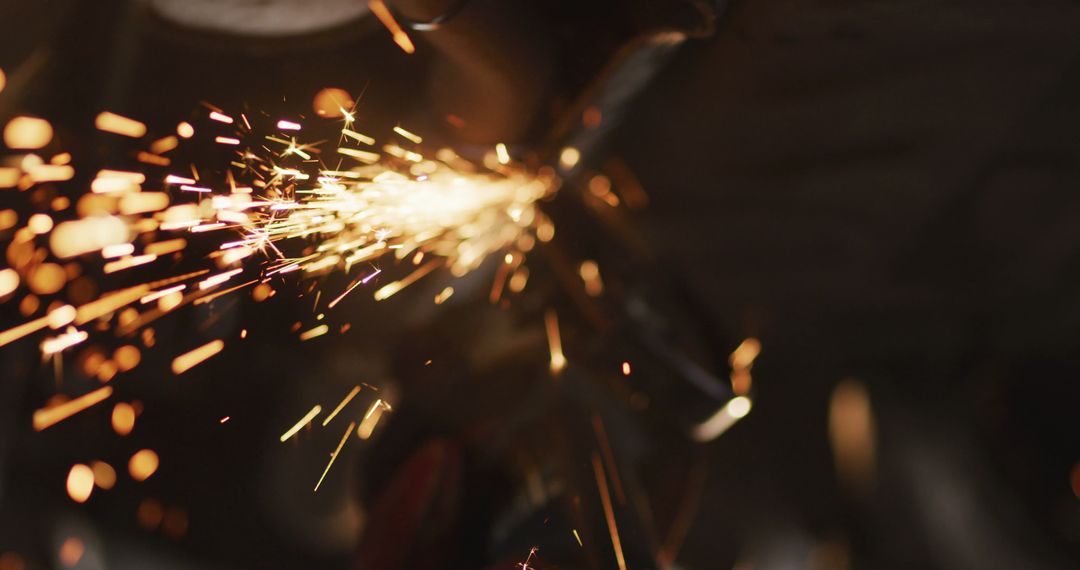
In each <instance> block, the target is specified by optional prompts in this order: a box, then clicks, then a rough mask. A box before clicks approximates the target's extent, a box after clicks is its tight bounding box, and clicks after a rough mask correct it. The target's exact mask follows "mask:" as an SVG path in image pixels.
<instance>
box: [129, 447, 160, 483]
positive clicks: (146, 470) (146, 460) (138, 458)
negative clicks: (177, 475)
mask: <svg viewBox="0 0 1080 570" xmlns="http://www.w3.org/2000/svg"><path fill="white" fill-rule="evenodd" d="M158 465H160V461H159V459H158V455H157V453H154V452H153V450H150V449H140V450H139V451H136V452H135V455H132V456H131V460H129V461H128V473H129V474H130V475H131V478H132V479H134V480H136V481H146V480H147V479H148V478H149V477H150V476H151V475H153V474H154V472H156V471H157V470H158Z"/></svg>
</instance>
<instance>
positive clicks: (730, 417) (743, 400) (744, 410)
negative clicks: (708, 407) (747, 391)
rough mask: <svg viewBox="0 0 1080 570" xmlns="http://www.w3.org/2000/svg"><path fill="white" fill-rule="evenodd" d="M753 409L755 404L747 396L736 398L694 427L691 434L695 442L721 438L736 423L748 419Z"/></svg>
mask: <svg viewBox="0 0 1080 570" xmlns="http://www.w3.org/2000/svg"><path fill="white" fill-rule="evenodd" d="M752 407H753V402H752V401H751V400H750V398H747V397H746V396H736V397H734V398H732V399H730V400H728V402H727V403H726V404H724V406H723V407H721V408H720V409H719V410H717V411H716V413H714V414H713V415H712V416H710V417H709V418H708V419H707V420H705V421H704V422H701V423H700V424H698V425H696V426H694V429H693V431H692V433H691V435H692V436H693V438H694V440H695V441H699V442H706V441H711V440H714V439H716V438H717V437H720V435H721V434H723V433H724V432H725V431H727V430H728V428H730V427H731V426H733V425H735V422H737V421H739V420H740V419H742V418H744V417H746V415H747V414H749V413H750V409H751V408H752Z"/></svg>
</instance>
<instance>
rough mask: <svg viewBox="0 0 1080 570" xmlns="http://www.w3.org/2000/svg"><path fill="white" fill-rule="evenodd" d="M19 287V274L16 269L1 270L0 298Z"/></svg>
mask: <svg viewBox="0 0 1080 570" xmlns="http://www.w3.org/2000/svg"><path fill="white" fill-rule="evenodd" d="M18 287H19V272H18V271H15V270H14V269H0V297H3V296H5V295H8V294H10V293H12V292H13V291H15V289H17V288H18Z"/></svg>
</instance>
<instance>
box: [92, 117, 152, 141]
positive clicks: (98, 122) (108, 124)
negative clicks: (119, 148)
mask: <svg viewBox="0 0 1080 570" xmlns="http://www.w3.org/2000/svg"><path fill="white" fill-rule="evenodd" d="M94 126H95V127H97V129H98V130H99V131H105V132H107V133H113V134H117V135H123V136H125V137H131V138H136V139H137V138H139V137H141V136H143V135H145V134H146V125H144V124H143V123H141V122H139V121H136V120H135V119H129V118H127V117H124V116H121V115H117V114H116V113H110V112H108V111H104V112H102V113H100V114H98V116H97V118H95V119H94Z"/></svg>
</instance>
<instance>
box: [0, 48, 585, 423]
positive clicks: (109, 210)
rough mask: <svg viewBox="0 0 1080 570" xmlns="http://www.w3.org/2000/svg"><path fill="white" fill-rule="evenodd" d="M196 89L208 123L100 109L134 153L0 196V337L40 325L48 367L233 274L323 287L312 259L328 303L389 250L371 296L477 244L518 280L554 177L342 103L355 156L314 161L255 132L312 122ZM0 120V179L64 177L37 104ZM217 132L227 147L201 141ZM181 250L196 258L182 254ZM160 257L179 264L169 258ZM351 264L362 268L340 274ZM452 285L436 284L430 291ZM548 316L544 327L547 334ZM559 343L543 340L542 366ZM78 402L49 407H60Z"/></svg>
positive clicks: (538, 235) (540, 229)
mask: <svg viewBox="0 0 1080 570" xmlns="http://www.w3.org/2000/svg"><path fill="white" fill-rule="evenodd" d="M399 39H400V38H399ZM407 40H408V38H407V37H405V38H404V41H407ZM206 106H207V107H208V109H209V110H208V111H207V114H206V115H204V118H205V119H206V120H207V121H208V122H206V123H205V124H204V125H203V126H201V127H199V130H198V132H197V131H196V127H195V126H193V125H192V124H191V123H187V122H182V123H180V124H178V125H177V126H176V127H175V130H174V131H173V132H166V133H161V132H153V130H154V129H153V127H149V126H148V125H147V124H145V123H143V122H141V121H138V120H135V119H132V118H129V117H125V116H122V115H118V114H116V113H111V112H103V113H100V114H99V115H97V117H96V118H95V120H94V124H95V126H96V127H97V128H98V129H99V130H100V131H102V132H106V133H109V134H111V135H118V136H119V137H123V138H127V139H131V140H133V142H132V144H143V145H145V147H144V148H145V149H146V150H137V152H136V151H133V152H132V153H131V155H130V156H138V157H140V158H139V159H138V160H139V164H138V165H136V166H132V165H133V164H135V163H132V162H130V161H127V163H126V165H122V166H119V167H106V168H97V169H96V175H95V176H94V177H93V179H92V181H91V182H90V184H89V191H87V192H85V193H84V194H83V195H81V196H79V195H74V196H73V197H72V198H68V197H66V196H65V197H63V198H62V199H60V198H58V199H56V200H54V201H53V202H52V203H51V207H50V209H46V210H41V211H38V212H32V213H30V214H24V215H25V217H24V218H22V221H23V224H22V225H21V226H20V225H19V221H20V213H19V212H18V211H16V210H5V212H11V214H12V215H10V216H8V214H3V213H0V214H2V215H0V218H3V219H0V222H3V226H2V227H0V231H3V232H4V233H3V234H0V235H3V236H5V238H6V239H7V240H8V241H7V244H6V250H7V258H8V261H9V263H10V264H11V267H10V268H6V269H3V270H2V272H0V293H2V295H3V296H4V297H6V298H7V299H9V300H15V301H18V303H17V304H18V306H19V307H20V309H21V310H22V312H23V315H24V316H25V317H26V321H25V322H23V323H20V324H15V325H14V326H11V327H10V328H8V329H7V330H4V331H0V346H3V345H7V344H10V343H13V342H15V341H17V340H20V339H23V338H25V337H28V336H32V335H37V334H42V333H43V332H48V331H55V332H53V333H51V335H50V336H49V337H48V338H45V339H44V340H43V341H41V342H40V348H41V351H42V353H43V354H44V355H46V356H50V355H51V357H52V358H54V359H57V360H56V362H57V366H59V365H60V362H62V359H65V358H72V359H77V358H82V355H85V354H88V353H89V352H86V351H90V350H91V349H94V348H93V347H94V346H96V345H93V344H92V343H96V342H99V341H100V340H101V339H102V338H103V336H104V335H103V333H105V332H110V331H111V332H112V333H114V334H115V335H117V336H118V337H127V336H130V335H137V334H140V333H141V334H142V337H143V338H144V339H150V341H148V342H152V340H153V331H152V330H150V329H149V328H147V327H148V325H149V324H150V323H153V322H154V321H156V320H158V319H160V318H162V317H164V316H166V315H170V314H172V313H175V312H176V311H178V310H180V309H181V308H182V307H185V306H188V305H205V304H209V303H212V302H214V301H215V300H217V299H219V298H222V297H225V296H227V295H235V294H237V293H238V292H241V291H250V292H251V296H252V297H253V298H254V299H255V300H256V301H259V300H262V299H266V298H267V297H269V296H273V294H274V293H275V292H276V291H275V288H276V287H280V286H282V285H283V284H284V283H285V281H283V278H285V277H288V278H289V279H294V280H296V281H301V280H306V281H313V282H316V284H317V285H320V286H321V285H322V284H323V280H324V278H326V277H328V276H332V275H333V274H338V275H343V276H345V277H346V278H347V279H348V283H349V284H348V286H347V287H344V289H343V290H342V289H339V290H337V291H335V293H334V294H335V295H336V296H335V297H333V299H332V300H331V301H330V302H329V304H328V305H326V308H334V307H335V306H337V305H338V304H339V303H341V302H342V300H343V299H345V298H346V296H347V295H349V294H350V293H351V292H353V291H354V290H355V289H356V288H358V287H363V286H365V285H369V283H371V282H372V280H373V279H375V278H376V277H377V276H379V275H380V274H381V273H383V272H384V271H385V270H389V269H390V268H389V267H387V265H393V266H398V265H402V266H405V265H414V266H416V267H415V268H414V269H412V271H411V272H409V273H407V274H405V275H404V276H398V277H396V279H395V280H393V281H390V282H388V283H386V284H384V285H382V286H381V287H379V288H378V289H376V290H375V292H374V293H373V296H374V297H375V299H376V300H379V301H382V300H386V299H388V298H390V297H392V296H394V295H395V294H397V293H399V292H400V291H401V290H403V289H405V288H406V287H409V286H410V285H413V284H415V283H416V282H418V281H419V280H420V279H422V278H424V277H426V276H428V275H431V274H434V273H437V272H445V273H448V274H449V275H451V276H454V277H461V276H463V275H465V274H467V273H469V272H470V271H473V270H475V269H477V268H478V267H480V265H481V264H482V263H483V262H484V260H485V259H487V258H488V257H489V256H491V255H493V254H499V255H505V257H506V259H509V260H512V262H513V263H512V266H511V265H501V266H500V269H499V275H498V283H497V285H496V286H497V287H498V288H499V289H500V290H501V288H502V287H503V284H502V282H503V281H504V280H506V279H507V277H508V274H509V273H510V272H511V271H512V272H513V274H514V278H512V279H510V289H511V291H520V290H521V288H522V287H523V286H524V282H523V280H522V279H521V275H520V274H519V270H525V268H524V265H523V263H522V262H523V260H524V259H525V256H526V254H527V253H528V251H529V250H530V249H531V248H532V246H533V244H534V243H536V241H537V240H538V239H539V240H540V241H545V239H544V238H545V237H548V238H550V233H551V231H552V230H551V227H550V226H551V224H550V221H549V220H547V219H546V218H545V217H544V216H543V215H542V214H541V213H539V212H538V211H537V209H536V203H537V202H538V201H539V200H540V199H542V198H544V197H545V196H547V195H549V194H550V193H551V192H553V190H554V188H555V187H556V185H555V184H553V182H554V180H553V179H552V177H551V175H550V174H549V173H544V174H543V175H542V176H538V175H536V174H533V173H530V172H527V171H526V170H525V169H524V168H523V167H521V166H520V165H517V164H514V163H512V162H511V161H510V160H509V153H508V152H507V149H506V147H505V145H499V146H498V147H496V148H495V149H494V153H495V154H497V155H498V161H497V163H498V164H497V165H495V166H496V169H495V170H485V169H484V168H483V167H481V166H478V165H475V164H472V163H468V162H467V161H465V160H464V159H463V158H461V156H459V155H458V154H457V153H455V152H453V151H451V150H449V149H440V150H437V151H436V152H434V153H433V155H431V156H427V155H425V154H423V152H425V151H424V150H423V149H422V148H421V147H420V146H419V145H421V144H422V143H423V142H424V139H423V138H422V137H421V136H419V135H417V134H416V133H413V132H412V131H409V130H406V129H405V128H403V127H401V126H397V127H394V128H393V129H392V132H391V133H389V135H388V136H389V138H390V139H392V140H397V141H399V142H400V143H401V144H407V145H409V147H410V148H409V149H406V148H402V147H401V146H398V144H397V143H392V142H388V141H382V142H381V143H380V141H378V140H377V139H376V138H375V137H373V136H370V135H369V134H362V133H360V132H358V131H357V130H354V129H355V127H354V124H353V123H354V121H355V115H353V114H352V113H350V112H347V111H345V108H344V107H342V115H340V116H343V117H344V119H345V120H344V124H343V125H342V124H340V123H339V125H338V127H336V128H337V130H338V132H339V135H340V142H339V143H338V144H341V145H342V146H340V147H338V148H336V150H337V153H338V154H339V155H340V157H341V160H345V161H346V162H348V161H355V164H352V165H348V164H346V165H342V164H340V163H339V164H333V165H328V164H326V163H325V162H324V158H320V156H321V152H320V150H321V149H320V148H319V143H308V142H304V141H298V140H297V139H296V138H292V137H289V138H282V137H281V136H280V135H276V134H266V133H280V132H283V131H284V132H289V133H291V134H294V135H297V136H298V135H300V134H301V133H306V132H307V131H308V130H309V127H310V128H312V129H313V130H316V131H317V130H318V129H317V125H316V126H314V127H313V126H312V125H301V124H300V123H298V122H295V121H292V120H289V119H278V120H276V121H273V120H271V121H272V122H271V123H270V125H263V130H262V131H260V129H259V128H254V127H253V126H252V121H249V119H248V117H247V116H246V115H245V114H239V115H229V114H226V112H225V111H223V110H221V109H218V108H216V107H213V106H212V105H206ZM350 109H351V107H350ZM237 117H239V118H237ZM20 121H21V122H20ZM274 127H276V130H273V129H274ZM8 131H11V132H12V133H13V134H12V135H11V136H12V137H13V138H12V140H11V141H7V142H10V143H17V144H9V145H8V146H9V148H13V149H25V152H23V151H22V150H18V151H17V152H16V154H13V155H10V156H7V157H0V158H3V160H2V162H0V164H2V168H0V183H3V185H7V186H11V187H15V188H18V189H20V190H23V191H27V190H32V189H35V188H39V187H41V185H43V184H60V183H64V182H65V181H67V180H69V179H72V178H73V176H74V173H75V172H76V170H77V169H78V168H79V163H78V161H76V160H75V159H74V157H72V155H71V154H70V153H65V152H59V153H57V152H55V149H54V147H55V146H56V145H57V144H58V143H57V142H55V141H54V140H53V128H52V126H51V125H50V124H49V123H48V121H45V120H43V119H35V118H30V117H17V118H16V119H13V120H12V121H11V122H10V123H9V125H8V128H7V129H5V134H7V133H8ZM197 134H198V136H196V135H197ZM218 144H224V145H225V147H224V148H221V147H219V148H221V150H219V151H213V150H212V149H213V148H215V147H217V145H218ZM380 144H381V146H379V145H380ZM192 145H194V148H196V149H200V150H201V151H205V152H216V153H218V154H228V155H230V156H229V157H228V158H227V159H226V162H227V164H228V165H229V167H228V168H227V169H225V170H223V171H220V172H223V173H224V174H223V175H219V174H214V175H213V176H211V175H210V174H209V173H216V172H219V169H217V168H215V167H214V165H205V164H204V165H195V164H189V165H186V166H185V165H183V164H182V163H180V161H179V160H178V159H176V158H171V157H170V155H173V154H175V153H178V152H180V151H181V150H183V149H186V148H188V147H192ZM50 152H52V154H50ZM8 182H10V184H9V183H8ZM72 194H75V193H74V192H72ZM20 195H22V193H20ZM27 195H29V194H27ZM5 220H7V221H5ZM208 250H209V252H208ZM410 260H411V263H410ZM197 264H201V265H202V267H201V268H200V267H192V265H197ZM380 264H381V265H382V266H380ZM174 266H175V267H183V269H182V270H181V271H174V270H172V269H169V268H170V267H174ZM358 266H360V267H364V268H367V270H366V271H364V273H363V274H361V275H360V276H353V275H352V274H354V273H355V270H356V268H357V267H358ZM515 268H516V269H515ZM525 271H527V270H525ZM526 275H527V273H526ZM133 282H134V284H132V283H133ZM94 291H103V292H101V293H98V294H96V295H95V294H94ZM452 292H453V288H451V287H446V288H445V289H444V293H442V294H440V295H439V296H438V301H437V302H439V303H441V302H442V301H445V300H446V298H448V297H449V295H450V294H452ZM322 293H323V291H322V289H321V288H319V289H318V292H317V293H316V294H315V299H316V301H315V309H314V310H313V312H316V313H317V312H318V307H319V298H320V297H321V296H322ZM319 318H320V319H321V318H322V316H321V313H320V317H319ZM340 328H341V330H342V331H344V330H346V327H340ZM245 330H246V329H245ZM331 330H332V329H331V327H330V326H329V325H327V324H325V323H324V324H318V325H315V326H313V327H309V328H308V329H306V330H305V331H304V332H302V333H301V334H300V335H299V337H300V340H313V339H315V338H316V337H319V336H323V335H326V334H329V333H331ZM333 330H334V331H337V330H338V328H337V327H335V328H334V329H333ZM549 332H550V331H549ZM557 333H558V331H557V327H556V330H555V335H556V340H555V342H557ZM147 335H149V336H147ZM85 347H89V348H85ZM150 348H151V344H146V349H147V350H149V349H150ZM224 348H225V341H224V340H223V339H217V340H214V341H211V342H209V343H207V344H205V345H203V346H200V347H198V348H196V349H194V350H191V351H189V352H187V353H183V354H179V355H175V356H173V358H172V367H171V368H172V371H173V373H174V374H183V373H185V372H187V371H188V370H190V369H191V368H193V367H195V366H197V365H199V364H200V363H202V362H204V361H206V360H207V359H209V358H211V357H213V356H214V355H216V354H218V353H219V352H221V351H222V350H223V349H224ZM80 350H82V351H84V352H82V353H80V352H79V351H80ZM94 350H96V349H94ZM558 356H560V355H559V354H556V353H554V352H553V361H552V366H553V370H554V369H555V367H556V365H558V362H557V360H558ZM89 362H90V363H91V365H92V366H91V368H92V369H90V370H89V371H88V372H87V373H88V374H90V375H91V376H93V375H97V376H98V377H99V378H100V379H102V381H106V380H108V379H111V378H112V376H113V375H115V374H116V373H117V372H118V369H117V368H116V364H115V363H113V362H111V361H109V360H108V359H103V360H101V359H91V360H90V361H89ZM564 364H565V361H564V360H563V365H564ZM560 366H561V365H560ZM120 371H123V370H120ZM101 393H102V392H101V391H95V392H93V393H92V394H94V395H97V394H101ZM106 397H107V396H106ZM85 401H86V400H83V399H82V398H80V399H76V400H73V401H72V402H70V403H69V404H72V403H76V402H85ZM93 403H96V402H93ZM346 403H347V402H346ZM89 405H92V403H91V404H88V405H86V406H83V407H82V408H71V407H68V408H61V409H64V410H67V409H70V410H72V411H71V412H70V413H72V414H73V413H77V412H78V411H80V410H81V409H85V407H89ZM388 409H389V408H388V406H386V404H385V403H380V404H379V405H377V406H374V407H372V408H371V409H370V410H369V411H368V414H367V415H366V416H365V418H364V421H363V422H361V425H360V426H359V428H358V430H357V431H358V433H359V434H360V435H361V437H367V436H370V433H371V430H372V429H374V426H375V424H376V423H377V422H378V421H379V417H380V415H381V414H382V413H383V411H386V410H388ZM39 412H41V411H40V410H39ZM69 415H70V414H69ZM43 417H46V418H48V417H51V416H49V415H45V416H43ZM64 417H67V416H64ZM331 417H332V416H331ZM61 419H62V418H61ZM56 421H59V420H56ZM52 423H55V421H54V422H52ZM37 425H39V422H37V421H35V426H37ZM49 425H51V423H50V424H49ZM41 429H43V428H41Z"/></svg>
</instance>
